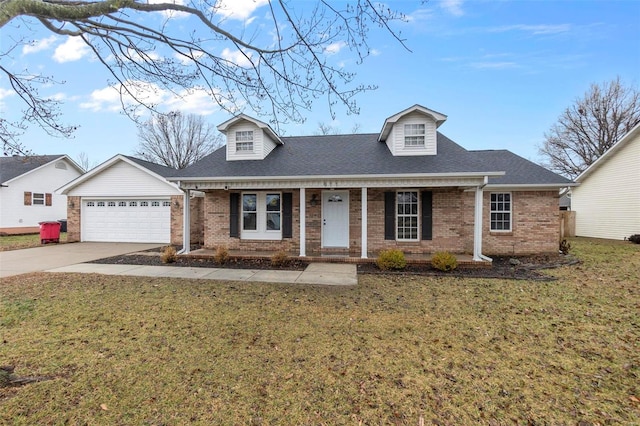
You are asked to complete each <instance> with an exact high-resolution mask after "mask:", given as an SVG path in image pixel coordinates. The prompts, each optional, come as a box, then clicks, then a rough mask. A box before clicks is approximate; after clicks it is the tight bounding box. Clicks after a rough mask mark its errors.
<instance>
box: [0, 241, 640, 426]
mask: <svg viewBox="0 0 640 426" xmlns="http://www.w3.org/2000/svg"><path fill="white" fill-rule="evenodd" d="M572 245H573V247H574V252H575V253H576V254H577V255H578V256H579V257H581V258H582V259H584V263H583V264H581V265H578V266H573V267H563V268H559V269H554V270H551V271H549V272H548V273H550V274H553V275H555V276H557V277H558V280H557V281H553V282H526V281H506V280H479V279H458V278H429V277H418V276H410V277H409V276H407V277H405V276H400V275H394V276H378V275H376V276H373V275H371V276H367V275H364V276H360V277H359V279H360V284H359V285H358V286H357V287H356V288H331V287H313V286H298V285H281V284H256V283H252V284H249V283H231V282H216V281H196V280H193V281H190V280H178V279H154V278H135V277H108V276H100V275H75V274H46V273H40V274H31V275H25V276H19V277H12V278H7V279H3V280H2V283H1V284H0V300H2V303H0V318H4V317H5V316H7V317H10V318H12V319H11V320H10V321H8V322H7V323H6V324H3V325H2V326H1V327H0V332H1V336H0V360H1V362H0V364H9V365H14V366H15V367H16V374H17V375H25V376H31V375H34V376H51V377H52V380H48V381H43V382H39V383H33V384H29V385H25V386H22V387H13V388H4V389H0V423H1V424H18V425H21V424H24V425H31V424H171V425H173V424H202V425H210V424H224V425H227V424H229V425H252V424H253V425H257V424H261V425H281V424H318V425H320V424H326V425H336V424H349V425H351V424H354V425H358V424H369V425H379V424H392V425H393V424H406V425H418V424H420V422H421V419H423V420H424V424H447V425H449V424H450V425H461V424H498V425H502V424H553V425H556V424H571V425H575V424H578V423H579V422H583V423H580V424H583V425H587V424H602V425H604V424H622V425H633V424H639V423H640V405H639V403H638V398H640V286H639V282H640V246H638V245H633V244H628V243H625V244H623V243H615V242H606V241H595V240H585V239H576V240H572Z"/></svg>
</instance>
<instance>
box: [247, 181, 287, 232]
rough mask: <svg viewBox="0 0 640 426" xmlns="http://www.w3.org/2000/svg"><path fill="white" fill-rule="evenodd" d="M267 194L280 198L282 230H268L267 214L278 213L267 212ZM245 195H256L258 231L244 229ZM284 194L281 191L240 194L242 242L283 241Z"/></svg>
mask: <svg viewBox="0 0 640 426" xmlns="http://www.w3.org/2000/svg"><path fill="white" fill-rule="evenodd" d="M267 194H268V195H271V194H275V195H278V196H280V211H279V213H280V229H279V230H268V229H267V213H277V212H275V211H269V212H267V204H266V200H267ZM245 195H256V228H257V229H256V230H255V231H253V230H245V229H244V208H243V207H244V206H243V198H244V196H245ZM282 220H283V216H282V192H279V191H246V192H243V193H241V194H240V239H241V240H274V241H277V240H282Z"/></svg>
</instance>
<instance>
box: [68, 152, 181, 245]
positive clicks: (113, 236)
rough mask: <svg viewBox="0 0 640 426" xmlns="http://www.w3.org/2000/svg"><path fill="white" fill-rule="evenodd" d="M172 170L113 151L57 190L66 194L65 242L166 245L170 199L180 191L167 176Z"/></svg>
mask: <svg viewBox="0 0 640 426" xmlns="http://www.w3.org/2000/svg"><path fill="white" fill-rule="evenodd" d="M175 173H176V170H174V169H171V168H169V167H165V166H161V165H158V164H154V163H150V162H148V161H144V160H140V159H137V158H134V157H128V156H124V155H116V156H114V157H112V158H111V159H109V160H107V161H105V162H104V163H102V164H100V165H99V166H97V167H95V168H94V169H92V170H90V171H89V172H87V173H86V174H84V175H82V176H81V177H79V178H78V179H75V180H74V181H72V182H69V183H68V184H66V185H65V186H63V187H61V188H59V190H58V192H60V193H61V194H64V195H67V196H68V198H69V199H68V206H69V207H68V208H69V210H68V214H67V216H68V223H67V230H68V231H67V232H68V233H67V239H68V241H103V242H145V243H147V242H152V243H169V241H170V239H171V210H172V205H171V197H172V196H177V195H180V194H182V191H181V190H180V189H179V188H178V185H177V184H175V183H171V182H168V181H167V180H166V178H167V177H168V176H171V175H172V174H175ZM178 198H181V197H178ZM181 212H182V210H180V213H178V215H181V214H182V213H181Z"/></svg>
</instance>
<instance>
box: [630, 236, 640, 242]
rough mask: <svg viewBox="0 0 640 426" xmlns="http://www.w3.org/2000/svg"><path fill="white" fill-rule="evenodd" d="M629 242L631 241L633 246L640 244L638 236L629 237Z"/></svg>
mask: <svg viewBox="0 0 640 426" xmlns="http://www.w3.org/2000/svg"><path fill="white" fill-rule="evenodd" d="M628 239H629V241H631V242H632V243H635V244H640V234H633V235H632V236H630V237H629V238H628Z"/></svg>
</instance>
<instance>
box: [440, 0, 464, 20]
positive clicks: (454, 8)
mask: <svg viewBox="0 0 640 426" xmlns="http://www.w3.org/2000/svg"><path fill="white" fill-rule="evenodd" d="M440 7H441V8H442V9H444V10H446V11H447V12H448V13H450V14H451V15H453V16H462V15H464V11H463V10H462V0H441V2H440Z"/></svg>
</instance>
